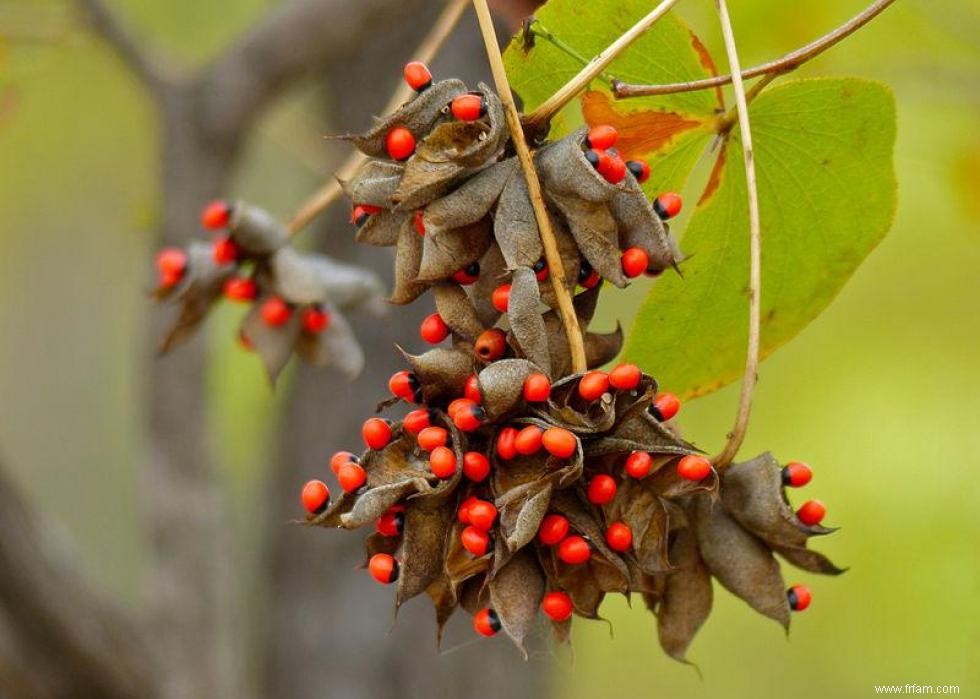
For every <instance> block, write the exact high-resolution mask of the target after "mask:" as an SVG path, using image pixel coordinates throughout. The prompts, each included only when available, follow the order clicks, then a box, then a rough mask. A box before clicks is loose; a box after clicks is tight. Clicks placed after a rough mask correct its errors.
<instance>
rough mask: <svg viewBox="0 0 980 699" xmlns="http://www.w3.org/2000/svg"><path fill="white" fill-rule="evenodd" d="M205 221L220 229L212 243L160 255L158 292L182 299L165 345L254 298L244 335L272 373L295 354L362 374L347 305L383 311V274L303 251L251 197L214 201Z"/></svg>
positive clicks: (164, 298)
mask: <svg viewBox="0 0 980 699" xmlns="http://www.w3.org/2000/svg"><path fill="white" fill-rule="evenodd" d="M201 222H202V225H203V227H204V228H206V229H209V230H211V231H213V232H214V238H213V240H212V241H211V242H205V241H192V242H191V243H189V244H188V246H187V247H186V248H184V249H181V248H167V249H164V250H162V251H161V252H160V253H159V254H158V255H157V258H156V266H157V288H156V289H155V291H154V297H155V298H157V299H158V300H160V301H166V302H170V303H173V304H175V305H177V306H178V307H179V310H178V312H177V314H176V317H175V320H174V322H173V323H172V325H171V327H170V328H169V330H168V331H167V333H166V335H165V336H164V338H163V342H162V344H161V351H162V352H167V351H169V350H171V349H173V348H174V347H175V346H177V345H179V344H180V343H181V342H183V341H185V340H187V339H188V338H190V337H191V335H193V333H194V332H195V331H196V330H197V328H198V327H199V326H200V324H201V323H202V322H203V321H204V319H205V318H206V317H207V314H208V313H209V312H210V310H211V309H212V308H213V307H214V305H215V303H216V302H217V301H218V300H220V299H221V298H222V297H224V298H226V299H228V300H230V301H233V302H238V303H245V304H249V310H248V312H247V313H246V315H245V317H244V319H243V321H242V324H241V328H240V331H239V341H240V343H241V344H242V345H243V346H244V347H246V348H247V349H250V350H254V351H255V352H256V353H257V354H258V355H259V357H260V358H261V359H262V361H263V363H264V365H265V367H266V370H267V371H268V374H269V377H270V379H271V380H272V381H275V380H276V378H277V376H278V375H279V373H280V372H281V371H282V369H283V367H284V366H285V364H286V362H288V361H289V358H290V357H291V356H292V354H293V353H294V352H295V353H296V354H298V355H299V356H300V357H302V358H303V359H304V360H306V361H308V362H310V363H311V364H314V365H317V366H324V365H327V364H332V365H334V366H336V367H337V368H338V369H340V370H341V371H343V372H344V373H346V374H347V375H349V376H356V375H357V374H358V373H360V371H361V369H362V368H363V366H364V352H363V351H362V349H361V346H360V345H359V344H358V342H357V339H356V338H355V336H354V333H353V331H352V330H351V327H350V325H349V323H348V322H347V320H346V318H345V317H344V316H343V315H342V313H341V311H348V310H365V311H368V312H370V313H374V314H376V315H377V314H380V313H383V312H384V310H385V306H384V304H383V303H381V296H382V294H383V286H382V284H381V281H380V280H379V279H378V278H377V276H375V275H374V274H373V273H371V272H370V271H368V270H365V269H362V268H359V267H354V266H352V265H347V264H343V263H340V262H337V261H336V260H334V259H332V258H330V257H327V256H326V255H320V254H316V253H307V252H300V251H299V250H297V249H296V248H294V247H293V246H292V245H291V244H290V243H289V236H288V234H287V232H286V229H285V228H284V227H283V226H282V225H281V224H280V223H279V222H278V221H276V220H275V219H274V218H273V217H272V216H271V215H269V214H268V213H267V212H266V211H264V210H263V209H260V208H258V207H256V206H253V205H251V204H246V203H244V202H238V203H236V204H234V205H231V204H228V203H226V202H223V201H216V202H212V203H211V204H209V205H208V206H207V207H206V208H205V209H204V211H203V212H202V214H201Z"/></svg>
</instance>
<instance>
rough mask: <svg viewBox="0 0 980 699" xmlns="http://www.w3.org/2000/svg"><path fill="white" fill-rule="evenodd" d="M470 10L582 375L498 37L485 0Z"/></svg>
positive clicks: (567, 297)
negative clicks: (477, 27)
mask: <svg viewBox="0 0 980 699" xmlns="http://www.w3.org/2000/svg"><path fill="white" fill-rule="evenodd" d="M473 9H475V10H476V16H477V19H478V20H479V22H480V33H481V34H482V35H483V43H484V44H485V45H486V49H487V60H489V62H490V72H491V73H492V74H493V81H494V83H495V84H496V86H497V93H498V95H499V96H500V101H501V103H503V107H504V113H505V114H506V116H507V126H508V127H509V129H510V135H511V140H512V141H513V143H514V150H516V151H517V158H518V160H519V161H520V163H521V170H522V171H523V173H524V179H525V180H526V181H527V190H528V194H529V195H530V198H531V206H532V207H533V209H534V218H535V220H536V221H537V224H538V231H539V232H540V234H541V244H542V246H543V247H544V255H545V259H546V260H547V262H548V269H550V270H551V274H550V277H551V285H552V287H553V288H554V290H555V296H556V297H557V300H558V312H559V315H560V316H561V321H562V325H563V326H564V328H565V335H566V336H567V337H568V347H569V349H570V350H571V355H572V371H573V372H574V373H580V372H584V371H585V370H586V369H587V368H588V367H587V366H586V363H585V342H584V340H583V338H582V329H581V328H580V327H579V323H578V316H577V315H576V313H575V305H574V303H573V302H572V295H571V294H570V293H569V291H568V289H567V287H566V286H565V266H564V264H562V259H561V253H560V252H559V250H558V241H557V240H556V239H555V232H554V231H553V230H552V228H551V219H550V218H549V217H548V209H547V208H546V207H545V203H544V197H543V196H542V194H541V181H540V179H538V171H537V168H535V166H534V159H533V157H532V155H531V149H530V148H529V147H528V145H527V140H526V139H525V137H524V129H523V127H522V126H521V115H520V112H518V111H517V105H516V104H515V103H514V95H513V94H512V93H511V91H510V81H509V80H508V79H507V71H506V69H505V68H504V59H503V56H501V54H500V47H499V46H498V44H497V34H496V32H494V29H493V19H492V18H491V17H490V8H489V7H487V0H473Z"/></svg>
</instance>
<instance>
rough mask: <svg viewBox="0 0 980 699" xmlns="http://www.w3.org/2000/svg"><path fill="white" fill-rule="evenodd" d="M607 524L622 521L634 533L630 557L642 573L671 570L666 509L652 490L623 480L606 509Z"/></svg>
mask: <svg viewBox="0 0 980 699" xmlns="http://www.w3.org/2000/svg"><path fill="white" fill-rule="evenodd" d="M609 520H610V521H617V520H619V521H623V522H625V523H626V524H627V525H628V526H629V528H630V530H631V531H632V532H633V553H634V555H635V556H636V560H637V563H638V564H639V566H640V568H641V569H642V570H643V572H644V573H648V574H654V573H664V572H666V571H668V570H670V568H671V565H670V561H669V559H668V557H667V533H668V531H669V529H670V526H669V522H668V518H667V509H666V508H665V507H664V504H663V501H662V500H661V499H660V498H659V497H657V494H656V493H655V492H654V491H653V490H652V489H650V488H646V487H644V484H643V483H642V482H641V481H637V480H635V479H633V478H625V479H623V481H622V483H621V484H620V486H619V490H618V491H617V493H616V499H615V500H614V501H613V503H612V506H611V507H610V509H609Z"/></svg>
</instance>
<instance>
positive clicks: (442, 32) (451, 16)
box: [286, 0, 469, 235]
mask: <svg viewBox="0 0 980 699" xmlns="http://www.w3.org/2000/svg"><path fill="white" fill-rule="evenodd" d="M468 5H469V1H468V0H448V2H447V3H446V7H445V9H443V11H442V14H440V15H439V17H438V18H437V19H436V22H435V24H433V25H432V29H430V30H429V33H428V34H427V35H426V36H425V38H424V39H423V40H422V43H421V44H419V46H418V48H417V49H415V54H414V58H413V60H416V61H421V62H422V63H429V62H430V61H432V59H433V58H435V56H436V54H437V53H438V52H439V49H441V48H442V45H443V44H444V43H445V42H446V39H448V38H449V35H450V34H452V32H453V29H455V28H456V25H457V24H458V23H459V20H460V17H462V16H463V12H464V11H465V10H466V8H467V6H468ZM414 94H415V92H414V91H413V90H412V88H411V87H409V86H408V85H407V84H406V83H404V82H402V83H401V84H400V85H399V87H398V89H397V90H395V93H394V94H393V95H392V96H391V99H389V100H388V103H387V104H386V105H385V106H384V109H383V112H385V113H387V112H392V111H394V110H395V109H398V107H399V106H401V105H402V104H403V103H405V102H407V101H408V100H409V99H411V98H412V95H414ZM366 160H367V156H366V155H364V154H363V153H361V152H360V151H354V152H353V153H351V154H350V156H348V158H347V160H345V161H344V162H343V163H342V164H341V166H340V167H339V168H337V172H336V174H335V175H334V176H333V177H332V178H331V179H330V180H328V181H327V182H326V183H324V185H323V186H322V187H321V188H320V189H318V190H317V191H316V192H314V193H313V194H312V195H311V196H310V198H309V199H307V200H306V201H305V202H304V203H303V204H302V205H301V206H300V207H299V208H298V209H297V210H296V213H295V214H293V216H292V218H290V219H289V222H288V223H287V224H286V229H287V230H288V231H289V234H290V235H293V234H295V233H297V232H298V231H301V230H302V229H304V228H306V226H308V225H309V224H310V222H311V221H312V220H313V219H315V218H316V217H317V216H319V215H320V214H321V213H322V212H323V211H324V209H326V208H327V207H328V206H330V205H331V204H332V203H333V202H334V201H336V199H337V197H339V196H340V195H341V193H342V192H343V188H342V187H341V185H340V183H341V181H343V180H348V179H350V178H351V177H353V176H354V174H355V173H356V172H357V169H358V168H359V167H361V165H362V164H363V163H364V161H366Z"/></svg>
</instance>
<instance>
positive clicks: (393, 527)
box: [374, 505, 405, 536]
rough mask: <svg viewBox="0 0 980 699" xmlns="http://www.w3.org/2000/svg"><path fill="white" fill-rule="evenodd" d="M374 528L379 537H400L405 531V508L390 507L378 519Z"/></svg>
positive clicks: (400, 506) (398, 506) (402, 506)
mask: <svg viewBox="0 0 980 699" xmlns="http://www.w3.org/2000/svg"><path fill="white" fill-rule="evenodd" d="M374 528H375V530H377V532H378V534H380V535H381V536H401V534H402V532H403V531H404V530H405V506H404V505H392V506H391V507H389V508H388V509H387V510H385V513H384V514H383V515H381V516H380V517H378V521H377V522H375V523H374Z"/></svg>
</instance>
